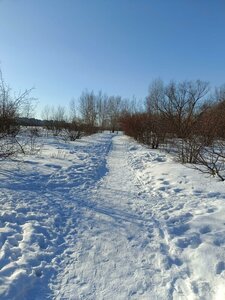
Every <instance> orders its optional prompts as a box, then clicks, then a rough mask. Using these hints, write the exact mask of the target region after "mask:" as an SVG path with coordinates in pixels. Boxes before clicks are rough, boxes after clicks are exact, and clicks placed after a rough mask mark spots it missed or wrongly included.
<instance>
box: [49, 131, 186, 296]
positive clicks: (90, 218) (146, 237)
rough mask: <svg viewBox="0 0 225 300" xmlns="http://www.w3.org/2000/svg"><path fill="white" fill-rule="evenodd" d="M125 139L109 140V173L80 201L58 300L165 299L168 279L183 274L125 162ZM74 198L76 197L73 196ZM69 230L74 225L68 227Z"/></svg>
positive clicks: (168, 292)
mask: <svg viewBox="0 0 225 300" xmlns="http://www.w3.org/2000/svg"><path fill="white" fill-rule="evenodd" d="M125 141H126V137H125V139H124V138H123V137H121V136H118V137H114V138H113V145H112V149H111V152H110V153H109V156H108V160H107V168H108V172H107V174H106V175H105V176H104V177H102V178H101V180H100V181H99V182H97V185H96V186H93V187H92V190H89V189H87V190H83V191H82V193H79V198H80V201H81V203H83V207H80V214H81V216H80V222H79V223H78V224H77V227H76V231H77V233H76V234H73V235H71V236H70V235H69V236H67V239H68V241H69V242H68V249H67V250H66V251H67V253H70V255H67V257H66V259H63V260H62V265H61V266H60V268H61V269H62V270H63V271H62V272H61V273H60V274H59V275H58V278H57V284H56V286H55V287H54V288H53V290H54V291H55V296H56V299H99V300H100V299H118V300H120V299H121V300H122V299H169V298H170V297H172V292H173V290H172V285H173V282H171V276H172V273H173V272H175V273H176V276H179V268H181V271H180V276H181V277H182V276H186V273H187V270H186V269H185V268H183V267H181V265H182V262H181V261H180V259H179V258H178V257H176V256H175V255H174V256H173V257H170V255H169V245H168V240H167V236H166V232H164V228H163V226H162V224H161V223H160V221H158V220H157V219H156V218H155V217H154V215H153V209H152V208H153V203H154V201H152V200H153V199H151V198H150V197H151V195H150V197H149V195H147V194H146V193H142V192H143V187H142V186H140V183H139V182H138V180H137V179H136V178H135V176H134V172H133V171H132V169H131V168H130V166H129V165H128V162H127V149H126V144H125ZM76 195H77V194H76ZM70 224H71V225H72V223H70Z"/></svg>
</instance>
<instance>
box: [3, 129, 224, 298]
mask: <svg viewBox="0 0 225 300" xmlns="http://www.w3.org/2000/svg"><path fill="white" fill-rule="evenodd" d="M41 142H42V144H43V146H42V150H41V152H40V153H39V154H36V155H29V156H26V157H25V158H23V160H22V159H19V158H17V159H14V160H4V161H1V162H0V164H1V167H0V206H1V210H0V299H3V300H6V299H7V300H9V299H10V300H14V299H28V300H29V299H32V300H33V299H34V300H35V299H39V300H40V299H56V300H59V299H79V300H82V299H85V300H86V299H90V300H92V299H118V300H120V299H121V300H122V299H143V300H144V299H157V300H158V299H175V300H178V299H179V300H180V299H193V300H194V299H204V300H205V299H206V300H207V299H210V300H211V299H215V300H220V299H221V300H222V299H225V205H224V201H225V188H224V183H223V182H219V181H217V179H216V178H213V177H207V176H206V175H202V174H201V173H199V172H198V171H196V170H193V169H191V168H187V167H186V166H184V165H181V164H179V163H176V162H175V161H174V159H173V157H172V156H171V155H169V154H166V153H164V152H160V151H158V150H151V149H148V148H147V147H145V146H143V145H139V144H137V143H136V142H134V141H133V140H131V139H130V138H128V137H126V136H124V135H122V134H118V135H117V134H110V133H102V134H96V135H93V136H90V137H85V138H83V139H81V140H78V141H76V142H71V143H64V142H63V141H59V140H56V139H55V138H51V137H48V138H43V137H42V139H41Z"/></svg>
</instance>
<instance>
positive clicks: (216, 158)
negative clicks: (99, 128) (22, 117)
mask: <svg viewBox="0 0 225 300" xmlns="http://www.w3.org/2000/svg"><path fill="white" fill-rule="evenodd" d="M145 104H146V109H145V112H138V113H135V114H129V113H128V114H127V115H124V116H123V117H122V118H121V124H122V127H123V130H124V131H125V133H126V134H128V135H130V136H132V137H134V138H135V139H137V140H138V141H140V142H142V143H145V144H148V145H151V146H152V148H158V147H159V145H162V146H163V147H166V149H168V150H171V149H173V150H175V151H176V153H177V155H178V159H179V161H181V162H182V163H191V164H194V165H195V167H196V168H199V169H201V170H202V171H206V172H208V173H210V174H212V175H218V176H219V177H220V179H222V180H224V179H225V174H224V175H222V173H223V170H224V169H225V163H224V158H225V143H224V139H225V86H223V87H221V88H219V89H216V90H215V92H214V93H213V94H210V88H209V83H207V82H204V81H200V80H197V81H183V82H180V83H176V82H174V81H171V82H170V83H169V84H164V83H163V81H162V80H155V81H153V82H152V84H151V85H150V87H149V94H148V96H147V98H146V103H145Z"/></svg>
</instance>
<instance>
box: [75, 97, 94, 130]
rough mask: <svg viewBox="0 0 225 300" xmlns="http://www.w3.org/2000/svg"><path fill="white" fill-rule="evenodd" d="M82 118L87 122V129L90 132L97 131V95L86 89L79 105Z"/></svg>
mask: <svg viewBox="0 0 225 300" xmlns="http://www.w3.org/2000/svg"><path fill="white" fill-rule="evenodd" d="M79 110H80V114H81V118H82V120H83V122H84V123H85V124H86V130H87V131H89V132H90V133H91V132H93V131H95V126H96V125H97V124H96V121H97V107H96V97H95V95H94V93H93V92H88V91H85V92H83V93H82V95H81V97H80V106H79Z"/></svg>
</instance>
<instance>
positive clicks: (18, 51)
mask: <svg viewBox="0 0 225 300" xmlns="http://www.w3.org/2000/svg"><path fill="white" fill-rule="evenodd" d="M0 39H1V40H0V63H1V65H0V66H1V69H2V71H3V75H4V78H5V80H6V81H7V82H8V83H9V84H10V86H11V87H12V88H13V89H14V90H16V91H18V90H24V89H26V88H30V87H33V86H34V87H35V90H34V92H33V95H34V96H35V97H37V98H38V99H39V106H38V110H39V111H41V109H42V107H43V106H44V105H45V104H49V105H52V104H54V105H55V106H57V105H65V106H66V105H67V104H68V103H69V101H70V100H71V98H72V97H75V99H78V98H79V96H80V95H81V93H82V91H83V90H84V89H88V90H94V91H96V92H97V91H99V90H102V91H103V92H106V93H107V94H109V95H121V96H122V97H125V98H131V97H132V96H133V95H135V96H136V97H137V99H143V98H144V97H145V96H146V95H147V92H148V86H149V83H150V82H151V81H152V80H153V79H155V78H158V77H160V78H162V79H163V80H164V81H165V82H167V81H169V80H170V79H174V80H177V81H179V80H185V79H188V80H189V79H193V80H194V79H201V80H206V81H209V82H210V83H211V86H212V87H213V86H220V85H221V84H223V83H225V1H224V0H214V1H213V0H0Z"/></svg>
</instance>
